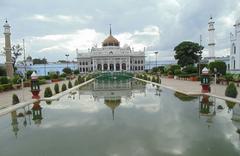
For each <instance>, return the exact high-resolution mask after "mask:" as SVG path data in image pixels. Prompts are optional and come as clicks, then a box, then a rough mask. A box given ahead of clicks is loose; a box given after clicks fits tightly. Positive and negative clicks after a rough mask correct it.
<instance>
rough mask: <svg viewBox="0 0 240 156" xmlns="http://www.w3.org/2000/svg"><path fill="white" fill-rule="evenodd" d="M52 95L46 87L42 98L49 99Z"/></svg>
mask: <svg viewBox="0 0 240 156" xmlns="http://www.w3.org/2000/svg"><path fill="white" fill-rule="evenodd" d="M52 95H53V93H52V90H51V88H50V87H47V88H46V89H45V91H44V97H51V96H52Z"/></svg>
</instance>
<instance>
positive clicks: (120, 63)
mask: <svg viewBox="0 0 240 156" xmlns="http://www.w3.org/2000/svg"><path fill="white" fill-rule="evenodd" d="M119 65H120V71H122V59H121V58H120V61H119Z"/></svg>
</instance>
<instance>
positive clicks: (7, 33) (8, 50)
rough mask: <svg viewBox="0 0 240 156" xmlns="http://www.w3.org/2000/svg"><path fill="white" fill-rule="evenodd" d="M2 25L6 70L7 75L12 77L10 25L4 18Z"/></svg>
mask: <svg viewBox="0 0 240 156" xmlns="http://www.w3.org/2000/svg"><path fill="white" fill-rule="evenodd" d="M3 27H4V36H5V47H4V50H5V55H6V71H7V76H8V77H9V78H12V77H13V63H12V53H11V39H10V36H11V32H10V25H9V24H8V21H7V20H6V22H5V24H4V25H3Z"/></svg>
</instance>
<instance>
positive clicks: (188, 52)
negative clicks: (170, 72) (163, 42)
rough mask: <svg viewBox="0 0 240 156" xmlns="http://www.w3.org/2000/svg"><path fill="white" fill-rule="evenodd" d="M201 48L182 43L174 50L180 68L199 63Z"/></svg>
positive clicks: (186, 42)
mask: <svg viewBox="0 0 240 156" xmlns="http://www.w3.org/2000/svg"><path fill="white" fill-rule="evenodd" d="M203 48H204V47H203V46H201V45H199V44H198V43H194V42H190V41H184V42H181V43H180V44H179V45H177V46H176V47H175V48H174V51H175V56H174V57H175V59H176V60H178V64H179V65H180V66H181V67H184V66H187V65H193V64H194V63H197V62H199V60H200V59H201V55H202V50H203Z"/></svg>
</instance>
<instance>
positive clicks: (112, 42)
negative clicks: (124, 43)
mask: <svg viewBox="0 0 240 156" xmlns="http://www.w3.org/2000/svg"><path fill="white" fill-rule="evenodd" d="M119 43H120V42H119V41H118V40H117V39H116V38H115V37H113V36H112V29H111V25H110V34H109V36H108V37H107V38H106V39H105V40H104V41H103V43H102V46H103V47H105V46H119Z"/></svg>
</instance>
